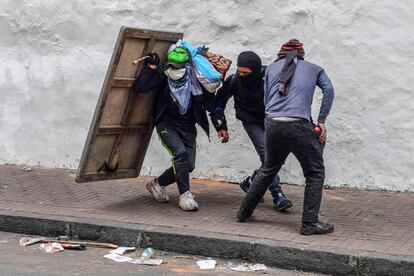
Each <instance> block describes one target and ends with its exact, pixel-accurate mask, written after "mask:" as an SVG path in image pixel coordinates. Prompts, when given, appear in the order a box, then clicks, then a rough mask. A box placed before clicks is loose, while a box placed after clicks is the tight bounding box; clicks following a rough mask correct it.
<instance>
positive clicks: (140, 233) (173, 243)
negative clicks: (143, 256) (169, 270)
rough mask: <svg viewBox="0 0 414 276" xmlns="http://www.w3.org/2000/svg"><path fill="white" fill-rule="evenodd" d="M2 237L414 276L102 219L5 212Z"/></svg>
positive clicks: (378, 262)
mask: <svg viewBox="0 0 414 276" xmlns="http://www.w3.org/2000/svg"><path fill="white" fill-rule="evenodd" d="M0 231H5V232H13V233H21V234H30V235H42V236H52V237H53V236H59V235H67V236H69V237H71V238H73V239H80V240H92V241H99V242H111V243H116V244H120V245H124V246H139V247H145V246H152V247H153V248H154V249H158V250H166V251H172V252H177V253H182V254H194V255H204V256H209V257H222V258H240V259H244V260H249V261H251V262H258V263H263V264H266V265H269V266H275V267H279V268H283V269H291V270H302V271H310V272H317V273H325V274H331V275H358V276H362V275H387V276H391V275H414V258H404V257H396V256H391V255H380V254H375V253H371V252H351V251H340V250H329V249H327V248H317V247H309V246H300V245H298V244H294V243H289V242H276V241H273V240H266V239H260V240H258V239H251V238H246V237H240V236H231V235H226V234H216V233H209V232H201V231H197V232H194V231H189V230H185V229H184V230H183V229H176V228H169V227H158V226H150V225H142V224H130V223H114V222H110V221H104V220H96V219H79V218H73V217H62V216H50V215H40V214H28V213H21V212H5V211H1V212H0Z"/></svg>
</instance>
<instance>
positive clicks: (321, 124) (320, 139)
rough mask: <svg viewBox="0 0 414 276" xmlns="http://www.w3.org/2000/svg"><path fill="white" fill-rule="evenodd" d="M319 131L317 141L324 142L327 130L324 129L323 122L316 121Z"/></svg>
mask: <svg viewBox="0 0 414 276" xmlns="http://www.w3.org/2000/svg"><path fill="white" fill-rule="evenodd" d="M318 126H319V128H320V129H321V133H320V134H319V143H321V144H325V143H326V138H327V136H328V130H327V129H326V126H325V123H318Z"/></svg>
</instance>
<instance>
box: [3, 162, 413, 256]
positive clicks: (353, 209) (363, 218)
mask: <svg viewBox="0 0 414 276" xmlns="http://www.w3.org/2000/svg"><path fill="white" fill-rule="evenodd" d="M74 177H75V172H74V171H72V170H58V169H42V168H34V169H32V170H31V171H30V172H25V171H23V170H22V169H20V168H18V167H13V166H0V211H5V212H7V211H12V212H13V211H17V212H24V213H25V214H28V215H33V216H36V215H37V214H45V215H55V216H66V217H74V218H83V219H89V218H90V219H102V220H107V221H113V222H125V223H136V224H141V225H149V226H154V227H157V226H160V227H171V228H174V229H185V230H186V231H193V232H194V233H197V232H198V231H207V232H211V233H220V234H230V235H233V236H243V237H248V238H266V239H269V240H274V241H286V242H291V243H294V244H297V245H300V246H304V247H307V248H313V247H318V248H321V247H322V248H328V249H330V250H338V251H340V250H351V251H353V252H373V253H379V254H385V255H394V256H402V257H409V258H414V194H409V193H386V192H369V191H359V190H349V189H328V190H325V191H324V194H323V202H322V207H321V217H320V218H321V219H322V220H324V221H327V222H330V223H333V224H334V225H335V232H334V233H332V234H330V235H322V236H315V235H313V236H301V235H300V234H299V229H300V225H301V223H300V221H301V211H302V201H303V190H304V189H303V187H302V186H293V185H284V187H283V189H284V191H285V193H286V194H287V195H288V196H289V197H290V198H291V200H292V202H293V204H294V208H293V209H292V210H290V211H289V212H286V213H279V212H277V211H275V210H273V209H272V200H271V197H270V194H269V193H267V194H266V195H265V202H264V203H262V204H260V205H259V207H258V208H257V210H256V211H255V213H254V215H253V217H252V218H251V219H250V220H249V221H248V222H246V223H243V224H242V223H238V222H237V221H236V212H237V209H238V207H239V204H240V202H241V200H242V198H243V195H244V194H243V192H242V191H241V190H240V188H239V187H238V186H237V185H233V184H229V183H223V182H218V181H206V180H193V181H192V191H193V193H194V194H195V196H196V200H197V202H198V203H199V207H200V208H199V211H198V212H184V211H182V210H180V209H179V208H178V206H177V205H178V192H177V187H176V185H175V184H173V185H170V186H169V187H168V188H167V191H168V193H169V195H170V202H169V203H165V204H160V203H157V202H155V201H154V200H153V199H152V197H151V196H150V194H149V193H148V191H147V190H146V188H145V183H146V182H147V181H148V180H149V179H150V178H149V177H139V178H137V179H128V180H117V181H101V182H93V183H76V182H75V181H74Z"/></svg>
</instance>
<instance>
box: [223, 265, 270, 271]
mask: <svg viewBox="0 0 414 276" xmlns="http://www.w3.org/2000/svg"><path fill="white" fill-rule="evenodd" d="M230 269H231V270H233V271H239V272H254V271H260V270H266V269H267V267H266V266H265V265H264V264H254V265H252V264H247V263H244V264H241V265H238V266H236V267H232V268H230Z"/></svg>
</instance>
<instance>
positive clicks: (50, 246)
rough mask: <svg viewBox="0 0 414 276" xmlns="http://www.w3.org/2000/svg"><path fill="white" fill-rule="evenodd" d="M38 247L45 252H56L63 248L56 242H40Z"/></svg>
mask: <svg viewBox="0 0 414 276" xmlns="http://www.w3.org/2000/svg"><path fill="white" fill-rule="evenodd" d="M40 248H41V249H42V250H43V251H45V252H46V253H56V252H60V251H63V250H65V249H63V247H62V245H61V244H60V243H58V242H49V243H42V244H41V245H40Z"/></svg>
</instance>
